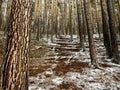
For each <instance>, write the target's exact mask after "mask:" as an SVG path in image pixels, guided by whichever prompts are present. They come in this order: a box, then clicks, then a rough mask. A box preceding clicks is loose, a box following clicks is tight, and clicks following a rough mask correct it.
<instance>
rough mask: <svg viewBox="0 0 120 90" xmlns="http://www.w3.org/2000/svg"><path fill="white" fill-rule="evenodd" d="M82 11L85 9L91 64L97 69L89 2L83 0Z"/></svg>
mask: <svg viewBox="0 0 120 90" xmlns="http://www.w3.org/2000/svg"><path fill="white" fill-rule="evenodd" d="M84 9H85V16H86V23H87V32H88V41H89V49H90V58H91V64H93V65H94V66H95V67H98V61H97V57H96V50H95V43H94V39H93V30H92V22H91V16H90V15H91V14H90V0H84Z"/></svg>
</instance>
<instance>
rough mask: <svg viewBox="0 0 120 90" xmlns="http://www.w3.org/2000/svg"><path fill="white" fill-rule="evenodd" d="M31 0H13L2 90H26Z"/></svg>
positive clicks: (3, 67)
mask: <svg viewBox="0 0 120 90" xmlns="http://www.w3.org/2000/svg"><path fill="white" fill-rule="evenodd" d="M30 7H31V0H13V2H12V8H11V14H10V25H9V27H8V28H7V30H8V37H7V46H6V53H5V59H4V61H3V66H2V90H28V61H29V54H28V53H29V32H30V26H29V25H30V23H29V22H30Z"/></svg>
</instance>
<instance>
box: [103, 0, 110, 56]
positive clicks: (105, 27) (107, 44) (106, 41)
mask: <svg viewBox="0 0 120 90" xmlns="http://www.w3.org/2000/svg"><path fill="white" fill-rule="evenodd" d="M101 11H102V25H103V38H104V45H105V48H106V52H107V55H108V56H109V58H111V57H112V50H111V42H110V32H109V23H108V13H107V6H106V1H105V0H101Z"/></svg>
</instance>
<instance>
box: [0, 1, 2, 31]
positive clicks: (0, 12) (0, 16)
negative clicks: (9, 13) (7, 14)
mask: <svg viewBox="0 0 120 90" xmlns="http://www.w3.org/2000/svg"><path fill="white" fill-rule="evenodd" d="M1 26H2V0H0V30H1Z"/></svg>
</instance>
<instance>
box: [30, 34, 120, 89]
mask: <svg viewBox="0 0 120 90" xmlns="http://www.w3.org/2000/svg"><path fill="white" fill-rule="evenodd" d="M94 39H95V44H96V49H97V58H98V61H99V65H100V67H101V68H102V69H96V68H93V67H92V66H91V64H90V56H89V46H88V41H87V43H85V50H82V49H80V46H79V40H78V39H77V37H76V36H74V38H73V39H72V40H71V39H70V37H69V36H60V37H58V38H54V40H53V42H51V41H50V40H47V39H45V38H44V39H42V40H41V41H42V43H39V42H37V41H36V42H35V41H33V43H32V44H33V45H31V60H30V70H29V71H30V77H29V81H30V83H29V90H120V65H117V64H114V63H112V62H111V60H110V59H108V58H107V56H106V53H105V48H104V45H103V43H102V39H101V40H100V39H99V38H98V36H97V35H94ZM118 45H119V49H120V42H118Z"/></svg>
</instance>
